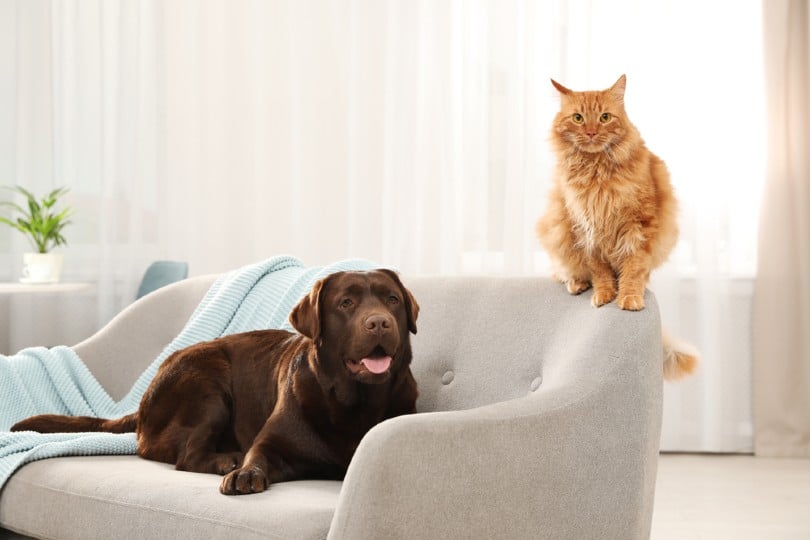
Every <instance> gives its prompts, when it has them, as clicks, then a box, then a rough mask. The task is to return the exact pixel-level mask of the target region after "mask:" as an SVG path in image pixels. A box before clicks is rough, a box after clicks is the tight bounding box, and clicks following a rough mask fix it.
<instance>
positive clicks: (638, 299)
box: [616, 294, 644, 311]
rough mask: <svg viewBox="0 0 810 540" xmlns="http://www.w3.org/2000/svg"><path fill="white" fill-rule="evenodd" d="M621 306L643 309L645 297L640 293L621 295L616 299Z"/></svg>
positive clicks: (628, 309) (636, 309) (628, 308)
mask: <svg viewBox="0 0 810 540" xmlns="http://www.w3.org/2000/svg"><path fill="white" fill-rule="evenodd" d="M616 303H617V304H619V307H620V308H622V309H626V310H627V311H641V310H642V309H644V297H643V296H641V295H638V294H626V295H624V296H619V299H618V300H617V301H616Z"/></svg>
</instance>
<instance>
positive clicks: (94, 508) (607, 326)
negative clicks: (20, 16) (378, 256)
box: [0, 276, 662, 540]
mask: <svg viewBox="0 0 810 540" xmlns="http://www.w3.org/2000/svg"><path fill="white" fill-rule="evenodd" d="M212 279H213V278H212V277H210V276H209V277H203V278H196V280H195V279H192V280H187V281H186V282H182V283H178V284H175V285H172V286H169V287H167V288H166V289H161V291H158V292H157V293H155V294H153V295H150V296H147V297H145V298H144V299H142V300H141V301H139V302H137V303H136V304H134V305H133V306H132V307H131V308H130V309H128V310H127V311H126V312H124V313H122V314H121V316H120V317H119V319H120V320H116V321H113V323H111V324H110V326H108V327H107V328H106V329H104V330H103V331H101V332H100V333H99V334H98V335H97V336H95V337H94V338H91V339H90V340H88V341H87V342H85V343H83V344H80V345H79V346H77V347H76V348H77V350H81V351H82V355H83V358H87V362H88V365H90V366H91V369H92V370H94V373H96V370H98V371H99V373H104V375H103V376H102V375H99V380H100V381H102V383H103V384H108V383H107V382H105V381H111V382H110V384H113V385H115V384H118V383H117V382H115V381H116V378H117V377H120V378H126V377H132V376H133V374H137V373H138V372H139V369H134V368H130V367H129V366H127V365H126V364H127V363H130V362H131V363H134V364H137V363H138V362H141V361H144V360H141V356H140V354H145V353H146V352H148V351H151V350H153V348H159V345H157V344H156V343H153V341H160V340H164V339H166V335H167V334H169V333H170V332H169V331H168V330H167V331H166V332H164V333H161V334H159V335H158V336H156V337H154V338H150V336H149V332H148V331H146V330H145V329H148V328H150V326H152V325H156V324H157V323H156V322H155V319H156V318H157V319H160V320H161V321H163V323H164V324H165V326H167V327H176V326H177V325H180V326H182V322H178V321H180V320H181V319H182V320H183V321H184V320H185V318H187V317H188V315H189V313H190V310H191V309H193V306H192V304H194V301H193V300H192V299H195V298H196V299H197V300H199V298H200V297H201V295H202V294H203V293H204V290H203V289H205V285H206V283H209V284H210V282H211V281H212ZM404 282H405V283H406V285H408V286H409V287H410V288H411V290H412V291H413V292H414V294H415V296H416V298H417V300H418V302H419V304H420V305H421V311H420V315H419V319H418V321H417V326H418V333H417V335H416V336H414V337H413V347H414V362H413V372H414V375H415V377H416V379H417V382H418V384H419V388H420V397H419V399H418V401H417V410H418V411H419V413H418V414H416V415H410V416H405V417H399V418H395V419H392V420H389V421H386V422H384V423H382V424H380V425H378V426H377V427H375V428H373V429H372V430H371V431H370V432H369V433H368V435H367V436H366V437H365V438H364V439H363V441H362V442H361V444H360V446H359V448H358V450H357V453H356V454H355V456H354V459H353V460H352V463H351V465H350V467H349V472H348V474H347V476H346V479H345V481H344V482H342V483H340V482H337V483H331V482H326V483H324V482H289V483H286V484H278V485H274V486H271V488H270V490H269V491H268V492H266V493H263V494H259V495H249V496H243V497H225V496H223V495H220V494H219V493H218V492H217V489H216V486H217V484H218V481H219V479H218V477H215V476H213V475H195V474H191V473H181V472H177V471H174V470H172V468H171V467H170V466H167V465H163V464H157V463H150V462H145V461H143V460H140V459H139V458H137V457H132V456H122V457H118V456H111V457H94V458H57V459H54V460H46V461H41V462H36V463H32V464H28V465H26V466H24V467H23V468H22V469H20V470H19V471H18V472H17V473H16V474H15V475H14V476H12V477H11V479H10V480H9V482H8V484H7V485H6V488H5V489H4V491H3V492H2V493H0V525H2V526H4V527H7V528H11V529H13V530H16V531H19V532H22V533H25V534H29V535H32V536H36V537H43V538H54V537H59V538H108V537H109V536H110V531H111V530H114V531H115V536H118V537H120V538H200V537H205V538H233V537H234V536H235V535H236V532H235V531H240V532H239V534H240V535H242V536H243V537H245V538H254V537H255V538H261V537H263V538H326V537H327V536H328V538H329V539H332V540H335V539H339V540H344V539H346V540H352V539H374V538H380V539H391V538H403V539H405V538H407V539H411V538H415V539H420V538H424V539H435V538H440V539H443V540H444V539H452V538H464V539H467V538H488V539H489V538H503V539H510V540H512V539H521V538H526V539H533V540H534V539H544V538H555V539H556V538H561V539H566V538H572V539H588V538H594V539H596V538H598V539H611V538H615V539H617V540H618V539H620V540H627V539H640V538H647V537H649V531H650V521H651V516H652V504H653V492H654V486H655V473H656V463H657V461H656V458H657V452H658V439H659V435H660V422H661V391H662V378H661V361H662V353H661V329H660V322H659V319H658V308H657V305H656V302H655V298H654V297H653V296H652V295H648V296H647V309H645V310H644V311H641V312H637V313H633V312H625V311H621V310H619V309H618V308H616V306H615V305H614V304H610V305H607V306H604V307H602V308H600V309H594V308H593V307H591V305H590V303H589V299H588V298H587V296H581V297H572V296H569V295H568V294H567V293H566V292H565V290H564V288H563V286H562V285H560V284H558V283H554V282H552V281H550V280H545V279H540V278H537V279H534V278H489V277H480V278H473V277H447V278H444V277H442V278H439V277H436V278H431V277H420V278H410V279H409V278H408V277H407V276H405V278H404ZM200 291H202V292H200ZM164 295H165V298H161V297H163V296H164ZM181 298H186V300H181ZM141 302H143V304H141ZM147 302H148V303H147ZM139 304H141V305H139ZM142 311H143V312H142ZM131 349H143V351H144V352H142V353H139V352H136V351H133V350H131ZM111 350H115V351H116V353H117V354H113V355H110V354H108V351H111ZM122 364H123V366H122ZM116 365H118V366H122V367H125V368H126V369H127V370H128V371H127V372H126V374H124V372H118V371H117V368H114V367H113V366H116ZM105 370H106V371H105ZM116 374H117V375H116ZM126 386H127V385H126V384H120V385H119V386H118V388H119V391H120V389H121V388H125V387H126ZM111 392H113V390H112V389H111ZM46 509H50V510H46ZM42 511H45V512H46V515H47V516H48V517H47V519H42V518H40V517H39V516H41V515H42V514H41V513H40V512H42ZM145 524H148V525H145ZM55 531H60V532H59V534H56V533H55ZM201 531H203V532H201Z"/></svg>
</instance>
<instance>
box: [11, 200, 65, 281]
mask: <svg viewBox="0 0 810 540" xmlns="http://www.w3.org/2000/svg"><path fill="white" fill-rule="evenodd" d="M4 189H7V190H10V191H14V192H16V193H19V194H21V195H23V196H24V197H25V198H26V202H27V204H26V207H23V206H20V205H19V204H16V203H14V202H9V201H2V202H0V208H9V209H11V212H12V214H16V215H13V217H12V218H7V217H2V216H0V223H5V224H6V225H9V226H10V227H13V228H14V229H17V230H18V231H20V232H21V233H23V234H24V235H25V236H26V237H27V238H28V240H29V241H30V242H31V244H32V246H33V247H34V249H35V250H36V251H35V252H32V253H24V254H23V275H22V278H20V281H22V282H23V283H56V282H58V281H59V275H60V273H61V271H62V255H61V254H59V253H51V249H53V248H55V247H57V246H61V245H64V244H67V240H65V237H64V236H63V235H62V229H63V228H64V227H65V226H66V225H68V224H69V223H70V221H69V220H68V218H69V217H70V216H71V215H72V213H73V210H72V209H71V208H70V207H65V208H63V209H62V210H58V209H57V203H58V202H59V199H60V197H62V196H63V195H64V194H66V193H67V192H68V191H69V189H68V188H66V187H60V188H57V189H54V190H53V191H51V192H50V193H48V194H47V195H46V196H44V197H42V198H37V197H36V196H35V195H34V194H33V193H31V192H30V191H28V190H27V189H25V188H23V187H21V186H13V187H8V186H6V187H4ZM15 218H16V219H15Z"/></svg>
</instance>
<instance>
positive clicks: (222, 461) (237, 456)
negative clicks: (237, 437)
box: [214, 452, 245, 475]
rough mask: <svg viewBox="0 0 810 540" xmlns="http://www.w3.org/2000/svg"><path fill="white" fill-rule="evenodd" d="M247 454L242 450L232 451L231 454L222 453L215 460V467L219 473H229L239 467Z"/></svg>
mask: <svg viewBox="0 0 810 540" xmlns="http://www.w3.org/2000/svg"><path fill="white" fill-rule="evenodd" d="M244 457H245V456H244V455H243V454H242V453H241V452H231V453H229V454H221V455H219V456H217V458H216V460H215V461H214V469H215V470H216V473H217V474H222V475H224V474H228V473H229V472H231V471H233V470H234V469H237V468H238V467H239V464H240V463H242V459H243V458H244Z"/></svg>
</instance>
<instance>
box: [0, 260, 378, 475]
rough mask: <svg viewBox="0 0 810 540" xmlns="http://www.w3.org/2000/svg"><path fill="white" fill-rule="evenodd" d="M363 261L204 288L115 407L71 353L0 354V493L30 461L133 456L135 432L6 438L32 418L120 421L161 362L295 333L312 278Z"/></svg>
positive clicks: (290, 268)
mask: <svg viewBox="0 0 810 540" xmlns="http://www.w3.org/2000/svg"><path fill="white" fill-rule="evenodd" d="M374 267H376V265H374V264H372V263H371V262H368V261H363V260H347V261H342V262H338V263H335V264H332V265H328V266H323V267H309V268H307V267H304V266H303V265H302V264H301V262H300V261H298V260H297V259H295V258H292V257H288V256H280V257H274V258H271V259H269V260H267V261H264V262H260V263H256V264H253V265H249V266H246V267H243V268H241V269H238V270H234V271H232V272H230V273H227V274H224V275H222V276H221V277H220V278H219V279H218V280H217V281H216V282H215V283H214V284H213V285H212V286H211V288H210V289H209V290H208V292H207V293H206V295H205V297H204V298H203V300H202V301H201V302H200V304H199V306H197V308H196V310H195V311H194V313H193V314H192V315H191V317H190V318H189V320H188V322H187V323H186V325H185V327H184V328H183V330H182V331H181V332H180V334H179V335H178V336H177V337H175V338H174V340H172V342H171V343H170V344H169V345H168V346H167V347H166V348H165V349H164V350H163V352H162V353H161V354H160V355H158V356H157V358H155V359H154V361H153V362H152V363H151V364H150V365H149V367H148V368H147V369H146V370H145V371H144V372H143V373H142V374H141V375H140V376H139V377H138V379H137V381H136V382H135V384H134V385H133V386H132V389H131V390H130V391H129V392H128V393H127V395H126V396H125V397H124V398H123V399H122V400H121V401H118V402H115V401H113V399H112V398H111V397H110V396H109V394H107V392H106V391H105V390H104V388H102V386H101V385H100V384H99V383H98V381H97V380H96V379H95V377H93V375H92V374H91V373H90V371H89V370H88V369H87V366H85V364H84V362H82V360H81V358H79V357H78V355H77V354H76V353H75V352H74V351H73V349H71V348H70V347H64V346H59V347H53V348H51V349H46V348H42V347H37V348H30V349H25V350H23V351H20V352H19V353H17V354H15V355H13V356H3V355H0V488H2V487H3V485H4V484H5V482H6V481H7V480H8V478H9V477H10V476H11V474H12V473H13V472H14V471H15V470H17V469H18V468H19V467H20V466H22V465H23V464H25V463H28V462H29V461H34V460H37V459H44V458H49V457H58V456H84V455H99V454H134V453H135V449H136V441H135V434H134V433H124V434H113V433H51V434H41V433H35V432H32V431H24V432H13V433H12V432H9V431H8V430H9V429H10V428H11V426H12V425H14V424H15V423H16V422H18V421H20V420H22V419H24V418H27V417H29V416H32V415H35V414H46V413H52V414H66V415H71V416H96V417H102V418H119V417H121V416H125V415H127V414H130V413H133V412H135V410H137V408H138V405H139V403H140V400H141V396H142V395H143V393H144V391H145V390H146V388H147V387H148V386H149V383H150V382H151V381H152V379H153V377H154V376H155V373H157V370H158V368H159V367H160V365H161V364H162V363H163V361H164V360H165V359H166V358H167V357H168V356H169V355H170V354H171V353H173V352H174V351H176V350H179V349H182V348H185V347H188V346H190V345H193V344H195V343H199V342H200V341H207V340H211V339H215V338H217V337H220V336H224V335H228V334H234V333H238V332H247V331H250V330H258V329H263V328H283V329H286V330H292V328H291V327H290V325H289V322H288V320H287V318H288V316H289V313H290V311H292V308H293V307H294V306H295V304H296V303H297V302H298V300H300V299H301V298H302V297H303V296H304V295H305V294H307V293H308V292H309V290H310V289H311V288H312V285H313V284H314V283H315V281H316V280H318V279H320V278H322V277H324V276H327V275H329V274H331V273H333V272H338V271H342V270H368V269H371V268H374Z"/></svg>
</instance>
